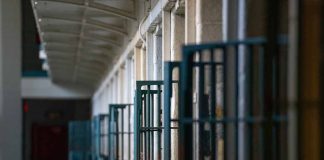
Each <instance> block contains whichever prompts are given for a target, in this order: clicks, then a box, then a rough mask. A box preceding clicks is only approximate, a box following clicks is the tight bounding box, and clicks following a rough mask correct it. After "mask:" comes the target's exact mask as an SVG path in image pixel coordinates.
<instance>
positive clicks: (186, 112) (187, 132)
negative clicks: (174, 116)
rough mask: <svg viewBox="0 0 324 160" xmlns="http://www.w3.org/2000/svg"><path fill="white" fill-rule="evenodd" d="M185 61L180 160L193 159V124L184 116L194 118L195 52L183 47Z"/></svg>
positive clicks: (182, 77) (183, 63)
mask: <svg viewBox="0 0 324 160" xmlns="http://www.w3.org/2000/svg"><path fill="white" fill-rule="evenodd" d="M182 57H183V62H182V64H181V76H180V81H181V83H180V85H181V86H180V107H179V122H180V123H179V124H180V125H179V136H178V137H179V160H192V158H193V156H192V153H193V150H192V144H193V142H192V125H186V124H185V123H183V119H184V118H191V119H192V101H191V100H192V98H193V97H192V96H193V95H192V93H193V92H192V71H193V69H192V68H191V66H192V64H193V62H192V60H193V52H191V51H190V50H189V48H186V47H184V48H182Z"/></svg>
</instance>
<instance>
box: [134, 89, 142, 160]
mask: <svg viewBox="0 0 324 160" xmlns="http://www.w3.org/2000/svg"><path fill="white" fill-rule="evenodd" d="M135 102H136V103H135V105H134V108H135V109H134V112H135V114H134V160H140V136H141V135H140V131H139V128H140V124H139V122H140V112H141V110H140V107H141V106H142V98H141V92H140V86H139V85H136V91H135Z"/></svg>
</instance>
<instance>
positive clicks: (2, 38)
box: [0, 0, 23, 160]
mask: <svg viewBox="0 0 324 160" xmlns="http://www.w3.org/2000/svg"><path fill="white" fill-rule="evenodd" d="M20 12H21V6H20V0H9V1H8V0H0V129H1V131H0V160H21V159H22V154H23V153H22V112H21V111H22V109H21V106H22V105H21V95H20V92H21V89H20V88H21V87H20V81H21V13H20Z"/></svg>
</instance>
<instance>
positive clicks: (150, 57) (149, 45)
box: [145, 32, 154, 80]
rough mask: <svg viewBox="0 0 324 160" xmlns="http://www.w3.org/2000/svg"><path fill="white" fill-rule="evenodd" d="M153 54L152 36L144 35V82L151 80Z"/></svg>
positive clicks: (148, 33) (149, 34) (150, 34)
mask: <svg viewBox="0 0 324 160" xmlns="http://www.w3.org/2000/svg"><path fill="white" fill-rule="evenodd" d="M153 54H154V35H153V34H152V33H150V32H147V33H146V57H145V60H146V68H145V72H146V73H145V74H146V80H153Z"/></svg>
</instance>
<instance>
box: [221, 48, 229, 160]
mask: <svg viewBox="0 0 324 160" xmlns="http://www.w3.org/2000/svg"><path fill="white" fill-rule="evenodd" d="M222 50H223V63H224V65H223V115H222V116H223V117H226V116H227V115H228V113H227V107H228V106H227V65H228V63H227V56H228V55H227V48H226V47H224V48H222ZM223 130H224V131H223V141H224V145H223V148H224V153H223V154H224V159H227V124H226V123H223Z"/></svg>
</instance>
